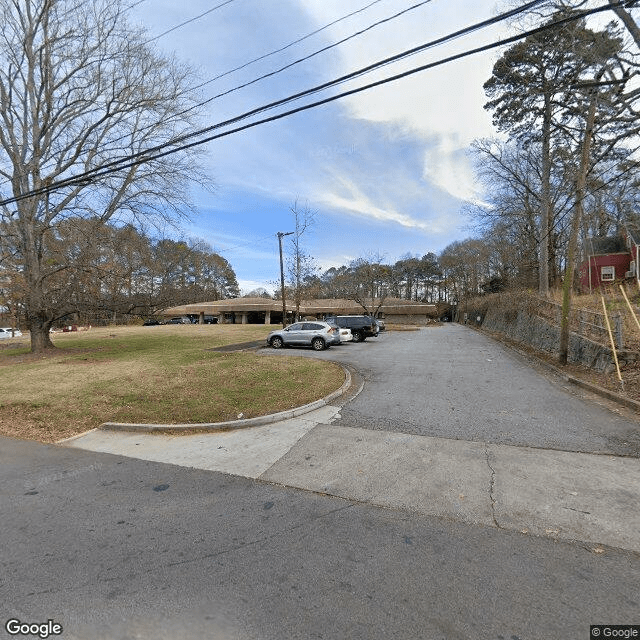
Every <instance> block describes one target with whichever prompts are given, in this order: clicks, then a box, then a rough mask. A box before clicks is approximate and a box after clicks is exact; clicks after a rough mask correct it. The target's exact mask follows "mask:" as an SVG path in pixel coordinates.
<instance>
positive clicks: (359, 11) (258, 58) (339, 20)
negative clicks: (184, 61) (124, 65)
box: [189, 0, 382, 91]
mask: <svg viewBox="0 0 640 640" xmlns="http://www.w3.org/2000/svg"><path fill="white" fill-rule="evenodd" d="M379 2H382V0H374V1H373V2H370V3H369V4H367V5H365V6H364V7H361V8H360V9H356V11H352V12H351V13H347V14H346V15H344V16H342V17H341V18H337V19H336V20H333V22H329V23H328V24H325V25H324V26H322V27H320V28H319V29H316V30H315V31H311V32H310V33H307V34H306V35H304V36H301V37H300V38H298V39H297V40H293V42H290V43H289V44H286V45H284V46H283V47H280V48H279V49H274V50H273V51H270V52H269V53H265V54H263V55H261V56H258V57H257V58H254V59H253V60H249V62H245V63H244V64H241V65H240V66H238V67H235V68H233V69H229V71H225V72H224V73H221V74H219V75H217V76H215V77H214V78H211V79H210V80H206V81H205V82H202V83H201V84H199V85H196V86H195V87H192V88H191V89H189V91H193V90H195V89H200V88H201V87H204V86H206V85H208V84H211V83H212V82H215V81H216V80H219V79H220V78H224V77H226V76H228V75H230V74H232V73H235V72H236V71H240V70H241V69H245V68H246V67H248V66H250V65H252V64H255V63H256V62H260V61H261V60H265V59H266V58H270V57H271V56H274V55H276V54H277V53H282V52H283V51H286V50H287V49H290V48H291V47H293V46H294V45H296V44H299V43H300V42H303V41H304V40H307V39H308V38H310V37H311V36H315V35H316V34H318V33H321V32H322V31H325V30H326V29H328V28H329V27H332V26H334V25H336V24H338V23H339V22H342V21H343V20H346V19H347V18H351V17H352V16H355V15H357V14H358V13H362V12H363V11H366V10H367V9H369V7H372V6H373V5H374V4H378V3H379Z"/></svg>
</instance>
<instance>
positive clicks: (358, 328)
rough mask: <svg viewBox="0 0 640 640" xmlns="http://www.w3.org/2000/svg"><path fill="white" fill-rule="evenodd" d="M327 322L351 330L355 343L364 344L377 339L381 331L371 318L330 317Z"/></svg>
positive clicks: (326, 319)
mask: <svg viewBox="0 0 640 640" xmlns="http://www.w3.org/2000/svg"><path fill="white" fill-rule="evenodd" d="M325 322H329V323H331V324H335V325H337V326H338V327H341V328H345V329H351V334H352V335H353V341H354V342H363V341H364V340H366V339H367V338H375V337H376V336H377V335H378V332H379V329H378V325H377V324H376V322H375V320H374V319H373V318H371V317H370V316H329V317H328V318H325Z"/></svg>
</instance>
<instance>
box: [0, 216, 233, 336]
mask: <svg viewBox="0 0 640 640" xmlns="http://www.w3.org/2000/svg"><path fill="white" fill-rule="evenodd" d="M1 226H2V232H3V237H4V248H5V255H4V259H3V260H2V262H1V263H0V305H2V306H4V307H6V308H7V309H8V310H9V311H10V314H11V315H12V316H13V318H14V319H15V320H16V321H17V322H18V323H21V322H22V321H24V313H25V308H26V305H25V300H26V299H27V296H28V284H27V282H26V279H25V275H24V267H23V265H22V263H21V259H20V254H19V252H18V251H17V250H14V251H11V245H10V243H9V242H8V240H9V239H10V238H11V237H13V236H12V233H11V229H10V228H9V227H10V225H8V224H7V223H6V222H5V223H2V225H1ZM42 264H43V265H45V266H46V268H47V270H48V272H49V276H48V282H47V298H46V309H47V312H48V315H47V322H48V323H49V325H50V326H54V325H56V324H57V325H59V324H72V323H80V324H102V323H109V322H122V321H127V320H129V319H131V318H132V317H140V316H143V317H144V316H149V315H152V314H153V313H155V312H156V311H158V310H159V309H163V308H166V307H168V306H173V305H179V304H188V303H193V302H205V301H209V300H220V299H222V298H230V297H237V296H238V295H239V288H238V282H237V280H236V275H235V273H234V271H233V269H232V267H231V265H230V264H229V263H228V262H227V260H226V259H225V258H223V257H222V256H220V255H218V254H217V253H215V252H214V251H213V250H212V249H211V247H210V246H209V245H208V244H207V243H206V242H204V241H203V240H197V239H188V240H172V239H166V238H163V239H153V238H151V237H150V236H148V235H146V234H145V233H143V232H142V231H140V230H137V229H136V228H135V227H134V226H133V225H123V226H117V225H114V224H108V223H104V222H101V221H99V220H96V219H83V218H68V219H66V220H64V221H63V222H60V223H59V224H57V225H56V230H55V233H50V234H47V236H46V241H45V242H44V244H43V246H42Z"/></svg>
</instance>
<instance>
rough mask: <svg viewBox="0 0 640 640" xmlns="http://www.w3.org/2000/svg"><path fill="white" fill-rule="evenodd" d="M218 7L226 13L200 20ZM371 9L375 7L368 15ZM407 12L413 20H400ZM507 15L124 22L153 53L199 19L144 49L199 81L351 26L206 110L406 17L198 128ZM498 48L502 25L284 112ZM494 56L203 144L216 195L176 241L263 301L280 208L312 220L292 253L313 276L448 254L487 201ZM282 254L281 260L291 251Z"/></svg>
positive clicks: (443, 11) (167, 4)
mask: <svg viewBox="0 0 640 640" xmlns="http://www.w3.org/2000/svg"><path fill="white" fill-rule="evenodd" d="M217 5H222V6H219V8H217V9H215V10H212V11H210V10H211V9H213V8H214V7H216V6H217ZM367 5H371V6H368V7H367V8H366V9H365V8H364V7H366V6H367ZM414 5H420V6H415V8H411V7H414ZM410 8H411V9H410ZM506 8H507V4H506V2H501V1H499V2H498V3H495V4H494V3H493V2H491V1H488V2H479V1H478V0H431V1H429V2H421V1H420V0H412V1H407V0H378V1H377V2H372V0H231V1H229V2H226V3H223V0H217V1H213V0H189V1H188V2H177V1H176V0H143V1H142V2H140V3H138V4H137V5H135V6H134V7H133V9H132V10H131V11H130V17H129V20H130V21H131V22H132V23H134V24H136V25H142V26H143V27H144V28H145V29H147V31H148V35H149V37H155V36H159V35H160V34H163V33H164V32H165V31H167V30H169V29H173V28H174V27H176V26H177V25H179V24H181V23H183V22H185V21H187V20H191V19H192V18H196V17H197V16H199V15H200V14H203V13H205V12H208V13H207V14H206V15H204V16H202V17H200V18H198V19H195V20H192V21H191V22H189V23H188V24H185V25H184V26H181V27H179V28H176V29H174V30H172V31H171V32H170V33H167V34H165V35H161V37H158V38H157V39H156V40H154V41H153V46H154V47H155V48H156V49H157V50H159V51H160V52H162V53H164V54H166V55H174V56H175V57H176V58H177V59H178V60H180V61H182V62H185V63H187V64H189V65H190V66H192V67H193V68H194V69H195V70H196V72H197V74H198V77H199V78H201V80H202V81H207V80H210V79H212V78H214V77H216V76H218V75H220V74H223V73H225V72H227V71H229V70H231V69H234V68H236V67H238V66H241V65H244V64H245V63H247V62H249V61H251V60H253V59H254V58H257V57H259V56H263V55H265V54H268V53H270V52H273V51H275V50H277V49H280V48H282V47H285V46H286V45H288V44H290V43H292V42H293V41H295V40H297V39H299V38H302V37H303V36H305V35H307V34H310V33H311V32H314V31H316V30H319V29H322V27H325V26H326V25H328V24H329V23H332V22H333V21H335V20H337V19H339V18H341V17H343V16H345V15H346V14H349V13H351V12H356V11H358V13H357V14H356V15H353V16H351V17H349V18H347V19H344V20H341V21H340V22H337V23H336V24H334V25H332V26H330V27H328V28H326V29H322V30H321V31H319V32H318V33H315V34H314V35H312V36H310V37H308V38H306V39H304V40H303V41H301V42H299V43H297V44H295V45H293V46H291V47H288V48H286V49H285V50H283V51H281V52H279V53H277V54H274V55H270V56H268V57H265V58H264V59H262V60H260V61H259V62H257V63H255V64H251V65H248V66H246V67H245V68H243V69H241V70H239V71H236V72H233V73H231V74H228V75H226V76H224V77H222V78H219V79H218V80H216V81H214V82H210V83H207V84H206V85H205V86H203V87H202V88H201V89H200V90H199V91H200V94H201V99H202V100H205V99H208V98H210V97H212V96H215V95H217V94H219V93H222V92H224V91H227V90H229V89H232V88H234V87H237V86H238V85H241V84H243V83H245V82H248V81H250V80H253V79H255V78H257V77H259V76H261V75H263V74H265V73H269V72H271V71H274V70H276V69H279V68H281V67H282V66H284V65H287V64H289V63H291V62H293V61H294V60H297V59H299V58H302V57H305V56H308V55H309V54H311V53H313V52H315V51H318V50H319V49H322V48H324V47H327V46H328V45H330V44H333V43H335V42H337V41H339V40H341V39H343V38H346V37H348V36H350V35H352V34H354V33H355V32H357V31H359V30H362V29H365V28H366V27H369V26H370V25H372V24H373V23H375V22H377V21H380V20H384V19H388V18H390V17H391V16H394V14H397V13H398V12H400V11H403V10H406V9H410V10H409V11H407V12H406V13H405V14H404V15H402V16H399V17H397V18H393V19H390V20H388V21H387V22H385V23H384V24H381V25H379V26H377V27H375V28H372V29H371V30H369V31H367V32H366V33H363V34H361V35H359V36H357V37H355V38H353V39H351V40H349V41H348V42H345V43H343V44H341V45H339V46H336V47H333V48H331V49H330V50H328V51H325V52H323V53H320V54H318V55H315V56H313V57H311V58H310V59H309V60H306V61H305V62H303V63H300V64H297V65H295V66H293V67H292V68H290V69H287V70H286V71H283V72H281V73H277V74H275V75H273V76H272V77H270V78H268V79H265V80H262V81H259V82H256V83H254V84H251V85H250V86H248V87H245V88H243V89H240V90H237V91H234V92H232V93H230V94H228V95H226V96H224V97H221V98H218V99H215V100H212V101H211V102H210V103H208V104H207V105H206V107H204V110H203V113H202V119H201V122H202V124H203V126H205V125H208V124H213V123H216V122H219V121H222V120H224V119H226V118H229V117H233V116H236V115H239V114H241V113H244V112H246V111H249V110H250V109H253V108H255V107H258V106H261V105H264V104H267V103H269V102H272V101H274V100H278V99H281V98H284V97H287V96H289V95H291V94H294V93H296V92H298V91H301V90H304V89H307V88H310V87H313V86H315V85H318V84H321V83H323V82H327V81H328V80H331V79H333V78H336V77H339V76H341V75H344V74H346V73H349V72H351V71H354V70H356V69H359V68H361V67H364V66H366V65H369V64H371V63H373V62H376V61H378V60H382V59H384V58H387V57H389V56H391V55H394V54H396V53H399V52H401V51H404V50H406V49H409V48H411V47H415V46H418V45H420V44H423V43H425V42H429V41H431V40H434V39H436V38H439V37H441V36H444V35H447V34H449V33H451V32H454V31H457V30H459V29H462V28H464V27H467V26H469V25H472V24H474V23H476V22H480V21H482V20H485V19H487V18H490V17H492V16H493V15H495V14H496V13H498V12H499V11H504V10H505V9H506ZM360 9H363V10H362V11H359V10H360ZM508 33H511V31H509V26H508V25H506V24H502V25H500V27H490V28H487V29H483V30H480V31H477V32H475V33H474V34H472V35H470V36H466V37H462V38H459V39H457V40H455V41H454V42H452V43H448V44H446V45H443V46H438V47H434V48H432V49H430V50H428V51H426V52H423V53H421V54H418V55H415V56H412V57H410V58H408V59H406V60H404V61H400V62H398V63H394V64H390V65H387V66H385V67H383V68H382V69H381V70H377V71H375V72H373V73H370V74H368V75H366V76H363V77H361V78H358V79H355V80H352V81H350V82H348V83H345V84H343V85H340V86H339V87H337V88H332V89H329V90H327V91H324V92H322V93H320V94H316V96H314V97H313V98H306V99H303V100H301V101H298V102H296V103H294V106H298V105H300V104H305V103H306V102H311V101H313V100H314V99H318V98H324V97H328V96H330V95H335V94H336V93H338V92H340V91H344V90H347V89H352V88H355V87H359V86H362V85H364V84H367V83H369V82H372V81H374V80H377V79H381V78H384V77H388V76H390V75H395V74H396V73H400V72H402V71H404V70H407V69H410V68H413V67H416V66H420V65H424V64H427V63H429V62H433V61H436V60H439V59H442V58H445V57H447V56H450V55H452V54H455V53H458V52H462V51H465V50H467V49H471V48H475V47H478V46H481V45H483V44H487V43H489V42H493V41H495V40H496V39H498V38H500V37H504V36H505V35H507V34H508ZM500 51H501V50H500V49H496V50H493V51H490V52H487V53H483V54H477V55H474V56H471V57H468V58H465V59H464V60H459V61H455V62H451V63H447V64H445V65H442V66H439V67H436V68H434V69H429V70H426V71H422V72H420V73H417V74H415V75H412V76H411V77H408V78H404V79H401V80H399V81H396V82H392V83H388V84H385V85H384V86H381V87H377V88H374V89H371V90H368V91H365V92H363V93H360V94H357V95H354V96H349V97H346V98H342V99H340V100H337V101H334V102H331V103H329V104H326V105H323V106H320V107H317V108H314V109H310V110H307V111H304V112H301V113H298V114H295V115H292V116H289V117H286V118H283V119H281V120H278V121H275V122H271V123H267V124H263V125H260V126H257V127H254V128H251V129H248V130H246V131H243V132H240V133H236V134H233V135H230V136H227V137H225V138H222V139H219V140H216V141H212V142H210V143H208V144H207V145H206V146H205V147H204V150H205V153H204V155H203V158H202V162H203V166H204V169H205V170H206V172H207V174H208V175H209V176H210V177H211V178H212V179H213V182H214V183H215V189H214V190H213V191H212V192H208V191H202V190H198V189H194V191H193V199H194V202H195V205H196V210H197V214H196V215H194V216H193V217H192V219H191V221H190V222H188V223H185V224H183V225H182V228H181V233H182V234H183V235H184V237H185V238H198V239H203V240H205V241H206V242H208V243H209V244H210V245H211V246H212V248H213V249H214V251H216V252H217V253H219V254H220V255H222V256H223V257H224V258H226V259H227V260H228V262H229V263H230V264H231V266H232V267H233V269H234V271H235V273H236V275H237V278H238V282H239V285H240V288H241V291H242V292H243V293H245V294H246V293H248V292H249V291H251V290H253V289H256V288H258V287H264V288H265V289H267V290H268V291H269V292H272V291H273V290H274V289H275V288H276V287H277V283H278V282H279V274H280V268H279V257H278V239H277V236H276V234H277V232H279V231H280V232H288V231H291V230H292V229H293V215H292V213H291V208H292V207H293V206H294V205H295V203H296V202H297V204H298V206H299V207H300V208H304V207H307V208H308V209H309V210H310V211H312V212H314V214H315V224H314V226H313V228H312V229H311V230H310V231H308V232H307V233H306V234H305V236H304V237H303V239H302V245H303V248H304V249H305V250H306V252H307V253H308V254H310V255H311V256H313V258H314V259H315V261H316V263H317V265H318V267H319V269H320V270H325V269H328V268H330V267H338V266H341V265H345V264H348V263H349V262H350V261H351V260H354V259H357V258H359V257H370V256H380V257H382V258H383V260H384V261H385V262H387V263H393V262H395V261H397V260H399V259H400V258H401V257H403V256H406V255H407V254H411V255H417V256H422V255H424V254H425V253H428V252H434V253H436V254H438V253H439V252H441V251H442V250H443V249H444V248H445V247H446V246H447V245H449V244H450V243H451V242H454V241H456V240H463V239H465V238H467V237H469V236H470V235H472V229H470V220H469V218H468V216H467V215H466V214H465V210H467V209H468V206H469V204H470V203H474V202H481V201H482V198H483V194H482V192H481V190H480V187H479V185H478V184H477V183H476V182H475V179H474V171H473V166H472V157H471V156H470V154H469V145H470V143H471V142H472V141H473V140H474V139H476V138H484V137H489V136H494V135H496V133H497V132H496V131H495V129H494V128H493V126H492V124H491V115H490V113H488V112H486V111H485V110H484V109H483V105H484V103H485V102H486V96H485V95H484V91H483V88H482V85H483V83H484V82H485V81H486V80H487V79H488V78H489V77H490V75H491V69H492V66H493V64H494V62H495V60H496V59H497V58H498V57H499V55H500ZM269 113H271V112H269ZM284 242H285V245H284V246H285V250H286V248H287V244H286V243H287V242H288V238H285V239H284Z"/></svg>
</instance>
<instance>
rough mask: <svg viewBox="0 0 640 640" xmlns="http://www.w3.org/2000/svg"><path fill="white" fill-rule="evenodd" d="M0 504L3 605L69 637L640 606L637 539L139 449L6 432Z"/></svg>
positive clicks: (398, 627)
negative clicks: (74, 445) (149, 456)
mask: <svg viewBox="0 0 640 640" xmlns="http://www.w3.org/2000/svg"><path fill="white" fill-rule="evenodd" d="M0 508H1V510H2V527H0V567H1V570H0V617H2V622H3V624H4V621H5V620H8V619H9V618H12V617H17V618H18V619H20V620H21V621H23V622H25V621H28V622H36V621H43V620H47V619H53V620H55V621H56V622H59V623H60V624H62V625H63V628H64V633H63V635H62V638H64V640H114V639H115V640H133V639H143V640H195V639H197V640H208V639H212V640H236V639H237V640H282V639H283V638H286V639H287V640H298V639H299V640H308V639H310V638H324V639H325V640H343V639H346V638H349V639H350V640H498V639H502V640H504V639H510V640H549V639H553V640H555V639H558V638H562V640H587V638H588V637H589V624H596V623H602V622H620V623H622V622H624V623H630V622H636V621H637V612H638V611H639V610H640V600H639V598H638V594H639V593H640V558H639V556H638V554H637V553H632V552H628V551H621V550H616V549H611V548H607V547H600V548H598V549H597V550H596V552H594V550H593V549H594V547H593V545H584V544H576V543H564V542H557V541H554V540H551V539H548V538H540V537H534V536H528V535H523V534H520V533H519V532H511V531H504V530H499V529H496V528H494V527H489V526H468V525H465V524H462V523H459V522H455V521H453V520H451V519H447V518H436V517H427V516H423V515H420V514H416V513H413V512H411V511H408V510H404V509H380V508H376V507H373V506H370V505H367V504H362V503H358V502H355V501H347V500H342V499H339V498H334V497H329V496H326V495H321V494H318V493H313V492H308V491H299V490H295V489H290V488H287V487H282V486H278V485H271V484H267V483H264V482H257V481H253V480H249V479H246V478H241V477H238V476H231V475H227V474H223V473H217V472H211V471H202V470H197V469H189V468H185V467H179V466H175V465H170V464H163V463H158V462H148V461H142V460H137V459H135V458H131V457H121V456H115V455H109V454H104V453H95V452H87V451H82V450H79V449H71V448H65V447H56V446H51V445H39V444H36V443H25V442H19V441H13V440H10V439H7V438H0ZM0 637H3V638H5V637H9V636H8V635H7V634H5V633H3V631H0ZM14 637H15V636H14ZM32 637H33V636H32ZM58 637H59V636H58Z"/></svg>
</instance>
